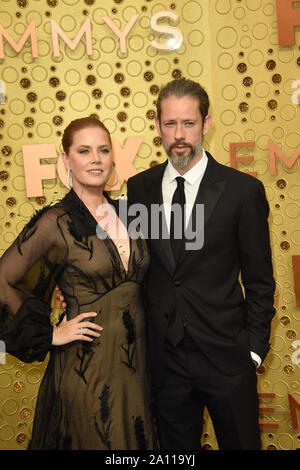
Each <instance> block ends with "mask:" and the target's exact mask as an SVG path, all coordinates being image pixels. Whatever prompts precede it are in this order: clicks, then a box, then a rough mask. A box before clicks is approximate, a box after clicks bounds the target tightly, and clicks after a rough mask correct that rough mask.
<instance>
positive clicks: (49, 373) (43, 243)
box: [0, 118, 154, 450]
mask: <svg viewBox="0 0 300 470" xmlns="http://www.w3.org/2000/svg"><path fill="white" fill-rule="evenodd" d="M62 144H63V154H62V158H63V160H64V163H65V165H66V167H67V169H68V173H69V176H72V189H71V191H70V192H69V193H68V194H67V195H66V196H65V197H64V198H63V199H62V201H61V202H59V203H57V204H55V205H53V206H50V207H49V206H48V207H47V208H45V209H43V210H42V211H40V212H39V213H38V214H36V215H35V216H34V217H33V218H32V219H31V221H30V222H29V223H28V224H27V225H26V226H25V228H24V229H23V231H22V232H21V234H20V235H19V236H18V238H17V239H16V241H15V242H14V243H13V245H12V246H11V247H10V248H9V249H8V250H7V251H6V253H5V254H4V255H3V257H2V259H1V261H0V302H1V306H2V308H1V316H2V321H1V322H0V325H1V326H0V339H2V340H4V341H5V342H6V350H7V352H9V353H11V354H13V355H15V356H16V357H18V358H20V359H21V360H23V361H25V362H31V361H36V360H38V361H42V360H44V358H45V357H46V354H47V352H48V351H49V350H51V354H50V359H49V363H48V366H47V369H46V372H45V375H44V377H43V380H42V383H41V386H40V390H39V395H38V400H37V406H36V414H35V420H34V426H33V433H32V439H31V443H30V446H29V448H30V449H80V450H83V449H94V450H98V449H103V450H105V449H106V450H107V449H119V450H121V449H151V448H153V446H154V438H153V432H152V430H153V428H152V419H151V410H150V396H149V385H148V377H147V376H146V371H147V369H148V368H147V364H146V354H145V338H144V334H145V332H144V317H143V309H142V301H141V283H142V280H143V277H144V274H145V271H146V269H147V266H148V262H149V260H148V253H147V249H146V243H145V241H144V240H143V239H142V238H138V239H131V238H129V236H128V233H127V230H125V236H120V237H119V238H118V233H121V232H122V233H123V234H124V226H123V224H122V222H121V221H120V219H119V217H118V216H116V217H115V218H113V217H110V219H109V223H108V219H107V218H106V219H105V217H102V219H101V220H100V221H99V217H98V214H99V209H101V208H103V207H106V208H107V207H108V208H110V209H111V208H114V209H115V210H114V211H113V213H114V214H116V211H117V209H118V203H117V202H116V201H113V200H111V199H110V198H109V196H108V195H107V193H106V192H105V191H104V190H103V188H104V186H105V185H106V183H107V180H108V179H109V176H110V174H111V170H112V164H113V160H112V147H111V139H110V135H109V132H108V131H107V129H106V128H105V126H104V125H103V124H102V123H101V122H100V121H98V120H97V119H94V118H83V119H78V120H75V121H73V122H71V124H70V125H69V126H68V127H67V129H66V130H65V132H64V136H63V140H62ZM105 205H106V206H105ZM100 212H101V211H100ZM102 212H103V211H102ZM106 212H107V211H106ZM108 212H110V213H111V211H108ZM104 214H105V211H104ZM104 214H102V215H104ZM103 218H104V219H105V220H106V225H105V227H102V226H101V221H102V222H103ZM113 219H114V220H115V222H114V223H111V220H113ZM98 221H99V224H98ZM116 228H117V229H118V228H120V229H121V228H123V231H122V230H116ZM135 238H136V237H135ZM56 284H59V287H60V289H61V291H62V294H63V296H64V299H65V302H66V304H67V310H66V319H65V320H64V321H62V322H61V323H60V324H59V325H58V326H54V327H53V326H52V324H51V322H50V313H51V308H50V302H51V298H52V294H53V289H54V288H55V285H56Z"/></svg>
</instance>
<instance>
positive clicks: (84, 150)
mask: <svg viewBox="0 0 300 470" xmlns="http://www.w3.org/2000/svg"><path fill="white" fill-rule="evenodd" d="M79 153H81V154H85V153H88V150H87V149H83V150H79Z"/></svg>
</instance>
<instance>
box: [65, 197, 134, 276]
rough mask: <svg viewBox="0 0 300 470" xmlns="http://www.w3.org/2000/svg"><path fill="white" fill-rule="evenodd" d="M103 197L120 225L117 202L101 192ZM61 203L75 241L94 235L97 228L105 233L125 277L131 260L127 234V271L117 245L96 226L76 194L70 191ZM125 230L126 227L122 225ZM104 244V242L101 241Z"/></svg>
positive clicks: (130, 248)
mask: <svg viewBox="0 0 300 470" xmlns="http://www.w3.org/2000/svg"><path fill="white" fill-rule="evenodd" d="M103 195H104V197H105V199H106V200H107V202H108V203H109V204H111V205H112V206H113V208H114V210H115V211H116V214H117V217H118V219H119V220H120V222H121V223H123V221H122V220H121V219H120V218H119V210H118V209H119V201H118V200H114V199H112V198H111V197H110V196H109V195H108V193H107V192H106V191H103ZM61 203H62V204H63V206H64V208H65V209H66V211H67V212H68V213H69V215H70V218H71V221H72V228H71V229H72V235H73V236H74V237H75V238H76V239H82V238H83V237H88V236H91V235H96V229H97V226H98V227H100V230H102V231H103V232H105V234H106V238H107V240H108V242H109V243H110V244H111V245H112V246H113V248H114V250H115V251H116V253H117V256H118V259H119V262H120V265H121V266H122V268H123V270H124V271H125V273H126V275H127V274H128V270H129V264H130V259H131V252H132V243H131V238H130V236H129V234H128V231H127V234H128V239H129V254H128V262H127V269H126V268H125V265H124V262H123V260H122V256H121V253H120V251H119V249H118V247H117V244H116V243H115V242H114V240H113V239H112V238H111V236H110V235H109V233H108V232H106V231H105V230H104V229H103V228H102V227H101V226H100V224H98V222H97V220H96V219H95V217H94V216H93V215H92V213H91V212H90V210H89V209H88V207H87V206H86V205H85V203H84V202H83V201H82V200H81V199H80V197H79V196H78V195H77V194H76V192H75V191H74V190H73V189H71V190H70V191H69V192H68V193H67V194H66V196H65V197H64V198H63V199H62V201H61ZM123 225H124V227H125V229H126V230H127V227H126V226H125V224H123ZM103 241H104V242H105V240H103Z"/></svg>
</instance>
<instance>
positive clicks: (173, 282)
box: [127, 79, 274, 450]
mask: <svg viewBox="0 0 300 470" xmlns="http://www.w3.org/2000/svg"><path fill="white" fill-rule="evenodd" d="M208 109H209V99H208V96H207V93H206V92H205V90H204V89H203V88H202V87H201V86H200V85H199V84H197V83H195V82H193V81H190V80H185V79H180V80H174V81H173V82H170V83H169V84H167V85H166V87H165V88H163V89H162V90H161V92H160V95H159V97H158V101H157V118H156V125H157V129H158V132H159V134H160V135H161V138H162V143H163V146H164V148H165V151H166V153H167V155H168V157H169V158H168V161H166V162H165V163H163V164H161V165H158V166H155V167H153V168H151V169H149V170H146V171H143V172H141V173H139V174H138V175H136V176H134V177H132V178H130V179H129V180H128V184H127V191H128V200H129V202H130V203H131V204H133V203H139V204H143V205H144V206H145V207H146V208H147V212H148V214H149V220H148V222H149V224H150V226H155V227H156V225H155V224H156V221H154V220H153V216H152V219H151V206H152V207H153V205H155V204H156V205H157V204H159V205H161V204H164V208H165V212H164V215H165V223H166V225H167V228H168V230H170V239H169V240H168V239H166V237H165V236H163V235H162V234H160V236H159V237H153V236H152V238H151V237H149V240H148V241H149V249H150V257H151V258H150V260H151V261H150V267H149V270H148V273H147V277H146V284H145V285H146V288H145V289H146V291H145V298H146V312H147V323H148V339H149V352H150V365H151V369H152V378H153V385H154V399H155V410H156V415H157V421H158V431H159V439H160V446H161V448H162V449H199V448H200V446H201V444H200V438H201V434H202V425H203V411H204V407H205V406H206V407H207V408H208V410H209V413H210V416H211V419H212V422H213V425H214V429H215V433H216V437H217V440H218V445H219V448H220V449H236V450H239V449H260V432H259V424H258V394H257V379H256V367H259V365H260V364H261V363H262V361H263V360H264V358H265V356H266V354H267V352H268V349H269V344H268V341H269V336H270V324H271V320H272V317H273V315H274V308H273V296H274V279H273V273H272V262H271V250H270V243H269V230H268V222H267V219H268V212H269V206H268V203H267V200H266V197H265V191H264V188H263V185H262V183H261V182H260V181H258V180H257V179H256V178H254V177H252V176H249V175H246V174H244V173H241V172H239V171H237V170H234V169H232V168H229V167H226V166H224V165H221V164H219V163H217V162H216V161H215V160H214V159H213V157H212V156H211V155H210V154H209V153H208V152H205V151H204V150H203V148H202V142H203V136H204V135H206V134H207V132H208V131H209V128H210V126H211V121H212V120H211V117H210V116H209V115H208ZM176 177H182V178H184V181H183V180H179V182H178V183H177V180H176ZM178 195H179V196H178ZM173 196H174V199H173ZM175 198H176V204H184V203H185V204H186V207H191V206H194V207H193V210H192V211H191V210H190V211H189V213H188V214H187V219H188V218H189V217H191V222H192V224H193V226H194V227H195V226H196V227H197V230H198V232H199V230H200V228H201V227H200V225H199V220H198V221H197V220H195V218H196V219H197V217H196V216H197V214H198V215H199V213H200V212H198V213H197V211H196V210H195V208H196V206H197V204H199V205H201V204H202V205H204V243H203V246H200V247H199V246H197V244H196V243H195V245H194V247H196V249H187V243H185V242H186V241H187V240H183V243H181V245H180V246H179V254H176V251H174V250H176V246H175V247H174V248H172V247H173V244H174V243H173V241H174V239H175V238H176V237H175V235H174V233H175V232H174V227H175V230H176V227H177V229H178V227H179V226H180V222H178V220H177V225H176V221H175V222H174V216H172V214H175V212H174V211H172V210H171V209H170V206H171V204H172V203H173V204H175V202H174V201H175ZM168 206H169V209H168ZM177 214H178V213H177ZM171 216H172V217H171ZM198 218H199V217H198ZM174 224H175V225H174ZM187 224H188V220H186V222H185V226H184V227H185V228H187V226H188V225H187ZM198 232H197V233H198ZM149 233H150V231H149ZM175 241H176V240H175ZM190 248H191V247H190ZM192 248H193V247H192ZM240 274H241V280H242V283H243V288H242V287H241V284H240V282H239V275H240Z"/></svg>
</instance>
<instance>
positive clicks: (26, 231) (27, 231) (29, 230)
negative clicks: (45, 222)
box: [17, 204, 51, 255]
mask: <svg viewBox="0 0 300 470" xmlns="http://www.w3.org/2000/svg"><path fill="white" fill-rule="evenodd" d="M50 208H51V205H50V204H49V205H48V206H46V207H43V209H40V210H38V211H36V213H35V214H34V216H33V217H32V218H31V219H30V221H29V222H28V223H27V224H26V225H25V227H24V228H23V230H22V232H21V233H20V235H19V236H18V238H17V245H18V251H19V253H20V255H22V251H21V245H22V243H24V242H26V241H27V240H29V238H30V237H32V235H34V234H35V232H36V230H37V227H34V225H35V224H36V222H37V221H38V220H39V219H40V218H41V217H42V215H43V214H44V213H45V212H47V211H48V210H49V209H50Z"/></svg>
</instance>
